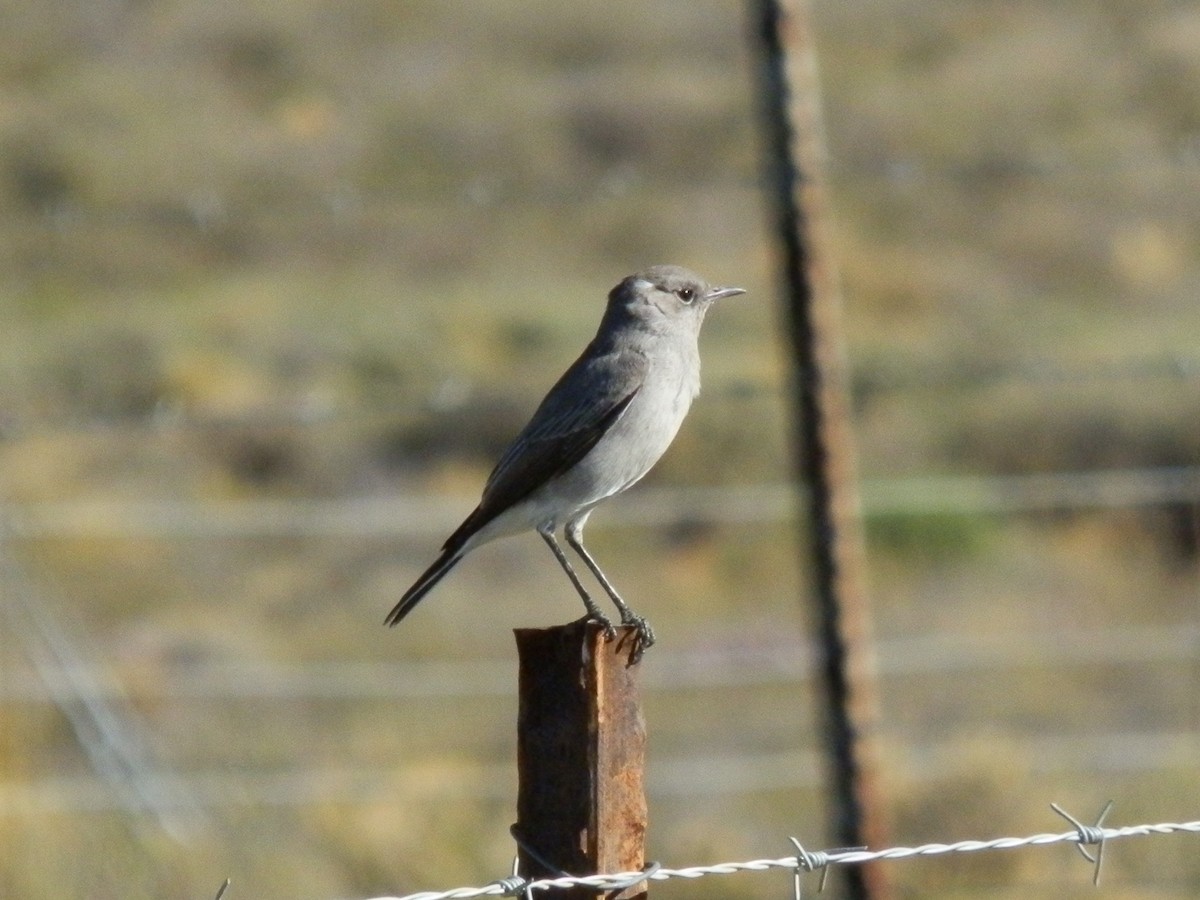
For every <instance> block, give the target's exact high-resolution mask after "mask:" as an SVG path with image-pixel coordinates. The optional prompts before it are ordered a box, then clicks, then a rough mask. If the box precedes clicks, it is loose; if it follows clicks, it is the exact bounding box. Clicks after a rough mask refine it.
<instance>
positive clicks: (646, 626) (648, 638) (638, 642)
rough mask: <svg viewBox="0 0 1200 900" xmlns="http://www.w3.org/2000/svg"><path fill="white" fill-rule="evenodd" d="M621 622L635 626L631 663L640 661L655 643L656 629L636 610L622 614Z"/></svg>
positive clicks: (630, 655)
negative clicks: (635, 611)
mask: <svg viewBox="0 0 1200 900" xmlns="http://www.w3.org/2000/svg"><path fill="white" fill-rule="evenodd" d="M621 624H622V625H628V626H630V627H631V628H633V631H634V635H633V650H632V651H630V654H629V661H630V663H634V664H636V663H638V662H640V661H641V659H642V655H643V654H644V653H645V652H646V651H647V650H649V649H650V647H652V646H653V645H654V641H655V637H654V629H653V628H651V627H650V623H649V622H648V621H646V619H645V618H643V617H642V616H639V615H638V614H637V613H634V612H626V613H624V614H623V615H622V616H621Z"/></svg>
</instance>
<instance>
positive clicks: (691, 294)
mask: <svg viewBox="0 0 1200 900" xmlns="http://www.w3.org/2000/svg"><path fill="white" fill-rule="evenodd" d="M675 296H676V297H678V298H679V299H680V300H682V301H683V302H684V303H691V302H692V300H693V299H694V298H695V296H696V292H695V291H694V290H692V289H691V288H680V289H679V290H677V291H676V292H675Z"/></svg>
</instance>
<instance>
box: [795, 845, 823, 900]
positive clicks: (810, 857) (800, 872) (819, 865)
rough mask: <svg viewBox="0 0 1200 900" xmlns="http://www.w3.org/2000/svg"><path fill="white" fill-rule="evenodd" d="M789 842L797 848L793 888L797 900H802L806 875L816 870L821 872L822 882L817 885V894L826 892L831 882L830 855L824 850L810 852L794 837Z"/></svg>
mask: <svg viewBox="0 0 1200 900" xmlns="http://www.w3.org/2000/svg"><path fill="white" fill-rule="evenodd" d="M788 840H789V841H791V842H792V846H793V847H795V848H796V868H795V870H794V871H793V872H792V887H793V890H794V891H795V894H796V900H801V898H800V892H801V886H802V882H803V880H804V875H805V873H807V872H812V871H814V870H816V869H820V870H821V880H820V881H819V882H818V883H817V893H818V894H820V893H822V892H824V890H825V882H826V881H828V880H829V854H827V853H826V852H825V851H824V850H817V851H815V852H809V851H808V850H805V849H804V847H803V845H801V843H800V841H799V840H798V839H796V838H794V837H789V838H788Z"/></svg>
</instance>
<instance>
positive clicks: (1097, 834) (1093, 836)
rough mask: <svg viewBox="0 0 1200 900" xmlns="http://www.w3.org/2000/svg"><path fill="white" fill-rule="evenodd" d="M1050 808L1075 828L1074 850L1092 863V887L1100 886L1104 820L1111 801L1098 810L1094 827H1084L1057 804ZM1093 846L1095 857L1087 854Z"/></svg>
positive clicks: (1110, 806)
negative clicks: (1098, 813) (1075, 841)
mask: <svg viewBox="0 0 1200 900" xmlns="http://www.w3.org/2000/svg"><path fill="white" fill-rule="evenodd" d="M1050 808H1051V809H1052V810H1054V811H1055V812H1056V813H1058V814H1059V815H1060V816H1062V817H1063V818H1064V819H1066V820H1067V821H1068V822H1070V823H1071V824H1072V825H1074V826H1075V830H1076V831H1078V832H1079V842H1078V843H1077V844H1076V845H1075V848H1076V849H1077V850H1078V851H1079V852H1080V853H1081V854H1082V855H1083V858H1084V859H1086V860H1087V861H1088V862H1090V863H1092V865H1093V869H1092V885H1093V886H1095V887H1099V886H1100V866H1101V865H1102V864H1103V862H1104V839H1105V835H1104V820H1105V818H1106V817H1107V816H1108V813H1109V810H1111V809H1112V808H1113V801H1112V800H1109V801H1108V802H1107V803H1105V804H1104V808H1103V809H1102V810H1100V815H1098V816H1096V824H1095V825H1084V824H1083V823H1082V822H1080V821H1079V820H1078V819H1076V818H1075V817H1074V816H1073V815H1071V814H1070V813H1069V812H1067V811H1066V810H1065V809H1063V808H1062V807H1061V806H1059V805H1058V804H1057V803H1051V804H1050ZM1091 845H1095V847H1096V855H1095V856H1092V854H1091V853H1089V852H1088V849H1087V848H1088V847H1089V846H1091Z"/></svg>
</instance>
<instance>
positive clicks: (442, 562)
mask: <svg viewBox="0 0 1200 900" xmlns="http://www.w3.org/2000/svg"><path fill="white" fill-rule="evenodd" d="M462 558H463V549H462V547H451V546H447V548H446V549H445V550H443V551H442V555H441V556H439V557H438V558H437V559H436V560H435V561H434V563H433V565H431V566H430V567H429V568H428V569H426V570H425V571H424V572H423V573H422V574H421V577H420V578H418V579H417V581H416V583H415V584H414V585H413V586H412V587H410V588H409V589H408V590H407V591H405V592H404V596H403V597H401V598H400V602H399V603H397V604H396V605H395V606H394V607H392V611H391V612H390V613H388V614H387V618H386V619H384V620H383V623H384V624H385V625H387V626H388V627H391V626H393V625H395V624H397V623H398V622H399V621H400V620H401V619H403V618H404V617H405V616H407V615H408V614H409V613H410V612H412V608H413V607H414V606H416V605H417V604H418V603H420V602H421V598H422V597H424V596H425V595H426V594H428V593H429V592H430V591H431V590H433V586H434V585H435V584H437V583H438V582H439V581H441V580H442V578H443V576H445V575H446V573H447V572H449V571H450V570H451V569H453V568H454V567H455V566H456V565H458V561H459V560H460V559H462Z"/></svg>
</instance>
